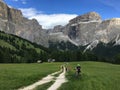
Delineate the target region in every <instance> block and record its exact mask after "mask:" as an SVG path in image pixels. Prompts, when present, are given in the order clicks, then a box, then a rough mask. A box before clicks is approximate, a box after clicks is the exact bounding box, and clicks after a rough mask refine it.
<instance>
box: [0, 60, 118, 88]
mask: <svg viewBox="0 0 120 90" xmlns="http://www.w3.org/2000/svg"><path fill="white" fill-rule="evenodd" d="M78 63H80V65H81V67H82V76H79V77H76V76H75V70H74V68H75V66H76V65H77V64H78ZM61 64H62V63H43V64H0V90H15V89H18V88H20V87H23V86H27V85H29V84H32V83H34V82H36V81H38V80H40V79H41V78H43V77H44V76H47V74H50V73H52V72H55V71H58V70H59V69H60V65H61ZM67 66H68V69H69V71H68V72H67V73H66V77H67V79H68V82H67V83H65V84H63V85H62V86H61V87H60V88H59V90H120V85H119V84H120V65H114V64H109V63H102V62H71V63H69V64H68V65H67ZM52 83H53V82H49V83H46V84H44V85H41V86H38V87H37V88H36V90H46V89H47V88H48V87H49V86H51V85H52Z"/></svg>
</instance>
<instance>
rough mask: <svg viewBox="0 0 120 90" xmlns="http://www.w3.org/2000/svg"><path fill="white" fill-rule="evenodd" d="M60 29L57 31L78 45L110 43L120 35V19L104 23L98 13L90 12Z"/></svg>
mask: <svg viewBox="0 0 120 90" xmlns="http://www.w3.org/2000/svg"><path fill="white" fill-rule="evenodd" d="M54 29H56V28H54ZM58 29H59V28H57V31H61V32H63V33H64V34H65V35H68V36H69V38H70V39H71V40H72V41H74V42H75V43H77V44H78V45H86V44H90V43H93V42H96V41H97V43H98V42H99V41H101V42H104V43H108V42H110V41H112V40H114V39H115V38H117V36H119V35H120V18H112V19H109V20H103V21H102V20H101V16H100V15H99V14H98V13H96V12H90V13H86V14H84V15H81V16H78V17H76V18H74V19H72V20H70V21H69V23H68V24H67V25H66V26H64V27H62V30H61V29H60V30H58ZM54 31H55V30H54Z"/></svg>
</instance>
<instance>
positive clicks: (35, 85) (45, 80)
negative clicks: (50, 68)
mask: <svg viewBox="0 0 120 90" xmlns="http://www.w3.org/2000/svg"><path fill="white" fill-rule="evenodd" d="M60 72H61V70H60V71H58V72H55V73H52V74H49V75H48V76H46V77H44V78H43V79H42V80H39V81H38V82H36V83H34V84H32V85H29V86H27V87H24V88H20V89H18V90H33V89H34V88H36V87H37V86H39V85H42V84H45V83H48V82H50V81H52V80H53V78H54V76H53V75H55V74H58V73H60Z"/></svg>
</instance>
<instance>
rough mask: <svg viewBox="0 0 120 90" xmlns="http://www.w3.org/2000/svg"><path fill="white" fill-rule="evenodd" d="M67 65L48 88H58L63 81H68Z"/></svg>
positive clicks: (55, 89)
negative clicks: (66, 76)
mask: <svg viewBox="0 0 120 90" xmlns="http://www.w3.org/2000/svg"><path fill="white" fill-rule="evenodd" d="M65 73H66V70H65V67H64V70H63V72H62V73H61V74H60V75H59V76H58V77H57V79H56V80H55V83H54V84H53V85H52V86H51V87H49V88H48V89H47V90H57V89H58V88H59V87H60V86H61V85H62V84H63V83H65V82H67V80H66V78H65Z"/></svg>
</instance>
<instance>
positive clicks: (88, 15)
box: [70, 12, 101, 24]
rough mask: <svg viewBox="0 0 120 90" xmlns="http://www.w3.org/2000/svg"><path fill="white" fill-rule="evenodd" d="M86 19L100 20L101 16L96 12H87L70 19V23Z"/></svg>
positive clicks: (85, 20) (86, 20)
mask: <svg viewBox="0 0 120 90" xmlns="http://www.w3.org/2000/svg"><path fill="white" fill-rule="evenodd" d="M88 21H101V16H100V15H99V14H98V13H96V12H89V13H86V14H83V15H81V16H78V17H76V18H74V19H72V20H70V23H71V24H73V23H79V22H88Z"/></svg>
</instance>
